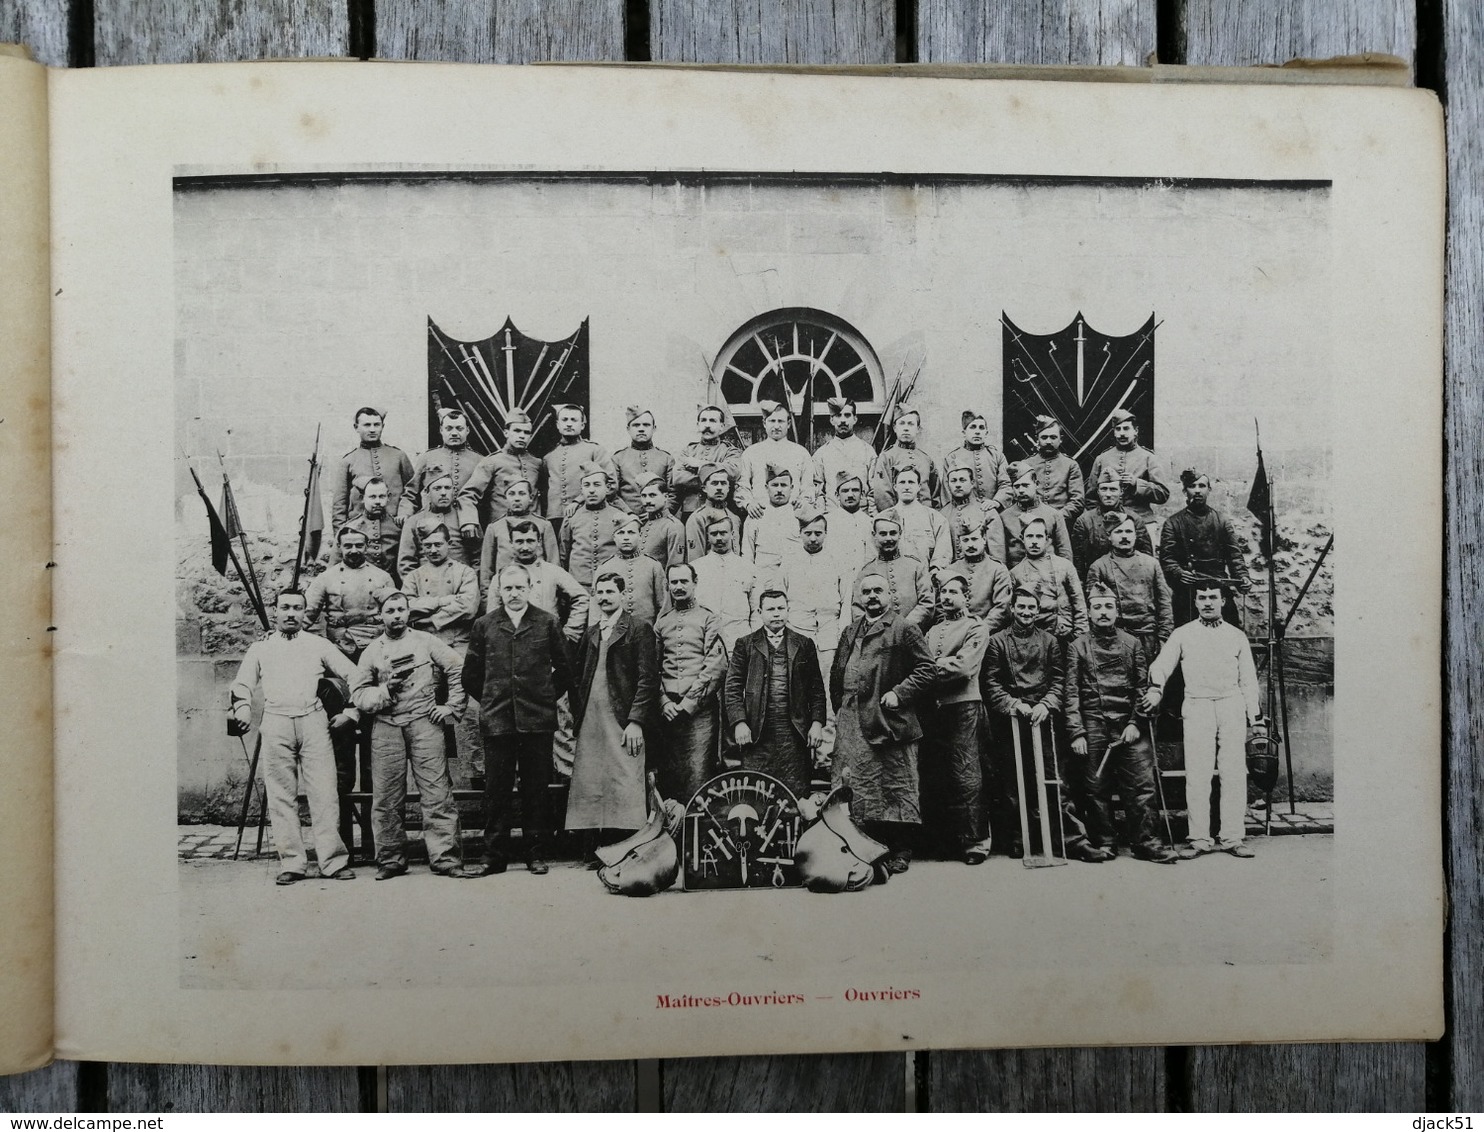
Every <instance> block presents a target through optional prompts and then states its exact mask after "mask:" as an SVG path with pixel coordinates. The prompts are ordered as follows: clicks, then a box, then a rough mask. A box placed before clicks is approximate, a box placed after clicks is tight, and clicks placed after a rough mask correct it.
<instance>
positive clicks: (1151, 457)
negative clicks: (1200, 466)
mask: <svg viewBox="0 0 1484 1132" xmlns="http://www.w3.org/2000/svg"><path fill="white" fill-rule="evenodd" d="M1112 420H1113V447H1112V448H1109V449H1107V450H1106V451H1104V452H1100V453H1099V454H1098V458H1097V459H1096V460H1094V461H1093V462H1092V471H1091V473H1090V474H1089V475H1088V483H1089V485H1090V486H1089V489H1088V499H1087V505H1088V506H1089V507H1091V506H1092V505H1093V503H1094V499H1093V493H1094V492H1095V491H1096V490H1097V485H1098V484H1099V483H1101V482H1102V478H1103V477H1104V476H1105V475H1106V476H1111V477H1112V478H1113V480H1114V481H1115V482H1116V483H1117V484H1118V488H1119V491H1120V493H1121V500H1120V502H1121V506H1120V507H1119V508H1118V509H1119V510H1120V511H1124V512H1126V513H1127V514H1130V515H1132V516H1134V517H1135V518H1136V519H1138V520H1139V525H1140V526H1143V527H1147V526H1148V525H1149V524H1150V523H1152V522H1154V508H1155V507H1156V506H1158V505H1159V504H1161V503H1164V502H1165V501H1166V500H1168V499H1169V498H1170V489H1169V485H1168V484H1167V483H1166V477H1165V470H1164V466H1163V464H1162V463H1161V462H1160V459H1159V457H1158V456H1156V455H1155V454H1154V453H1153V452H1151V451H1149V449H1147V448H1142V447H1140V445H1139V423H1138V421H1136V420H1134V415H1133V413H1131V412H1129V411H1128V410H1127V409H1115V410H1113V415H1112Z"/></svg>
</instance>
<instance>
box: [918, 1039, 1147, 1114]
mask: <svg viewBox="0 0 1484 1132" xmlns="http://www.w3.org/2000/svg"><path fill="white" fill-rule="evenodd" d="M1163 1053H1164V1051H1163V1050H1158V1049H1017V1050H985V1051H973V1052H966V1051H960V1050H940V1051H936V1052H934V1053H933V1054H931V1055H930V1057H931V1060H930V1062H929V1074H928V1104H929V1107H930V1108H931V1109H932V1111H933V1112H1155V1111H1158V1110H1161V1109H1163V1108H1164V1100H1165V1092H1166V1089H1165V1066H1164V1056H1163Z"/></svg>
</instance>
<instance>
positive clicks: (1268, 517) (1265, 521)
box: [1247, 441, 1273, 561]
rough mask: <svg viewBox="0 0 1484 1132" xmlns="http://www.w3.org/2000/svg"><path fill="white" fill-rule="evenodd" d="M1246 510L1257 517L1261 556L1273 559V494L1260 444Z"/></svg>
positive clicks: (1259, 443) (1259, 444) (1260, 444)
mask: <svg viewBox="0 0 1484 1132" xmlns="http://www.w3.org/2000/svg"><path fill="white" fill-rule="evenodd" d="M1247 510H1249V511H1251V512H1252V513H1253V514H1254V515H1256V516H1257V525H1258V529H1259V530H1260V531H1261V532H1262V556H1263V557H1264V558H1266V559H1268V560H1269V561H1272V558H1273V492H1272V488H1271V487H1270V486H1269V485H1268V470H1267V468H1266V467H1264V465H1263V461H1262V442H1261V441H1259V442H1258V445H1257V473H1256V474H1255V475H1254V476H1253V477H1252V490H1251V491H1250V492H1248V494H1247Z"/></svg>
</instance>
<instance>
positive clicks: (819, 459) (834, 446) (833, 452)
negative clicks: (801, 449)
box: [814, 436, 876, 509]
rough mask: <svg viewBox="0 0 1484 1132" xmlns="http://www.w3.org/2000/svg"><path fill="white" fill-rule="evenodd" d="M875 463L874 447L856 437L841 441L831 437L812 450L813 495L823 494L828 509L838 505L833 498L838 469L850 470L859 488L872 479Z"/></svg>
mask: <svg viewBox="0 0 1484 1132" xmlns="http://www.w3.org/2000/svg"><path fill="white" fill-rule="evenodd" d="M875 462H876V449H874V448H872V447H871V446H870V445H869V444H867V443H866V442H865V441H864V440H862V439H861V438H860V437H858V436H847V437H846V438H845V439H844V440H841V439H840V438H839V437H838V436H832V437H830V438H829V440H827V441H825V442H824V443H823V444H821V445H820V446H819V448H818V449H817V450H816V451H815V453H814V494H815V495H817V496H822V497H823V498H824V499H825V500H826V503H827V506H829V507H831V508H835V509H837V508H839V506H840V504H839V502H838V501H837V500H836V499H835V498H834V494H835V478H836V477H837V476H838V475H839V474H840V473H841V472H849V473H850V474H851V475H853V476H856V477H858V478H859V479H860V481H861V487H863V488H864V487H865V486H866V485H867V484H869V483H870V482H871V465H872V464H874V463H875Z"/></svg>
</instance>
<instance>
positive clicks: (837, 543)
mask: <svg viewBox="0 0 1484 1132" xmlns="http://www.w3.org/2000/svg"><path fill="white" fill-rule="evenodd" d="M831 492H832V498H831V504H832V506H831V508H830V553H831V554H834V555H837V556H839V558H840V564H841V567H842V568H843V569H844V571H845V575H846V577H851V578H853V577H854V576H855V572H856V571H857V570H859V569H860V568H861V567H862V566H864V565H865V564H866V563H867V562H869V561H870V560H871V559H873V558H875V557H876V541H875V539H873V538H872V537H871V519H872V516H871V515H870V513H869V512H868V511H867V510H866V501H867V499H868V496H867V495H866V479H865V478H863V477H862V476H859V475H857V474H856V473H855V472H836V473H835V483H834V486H833V488H831Z"/></svg>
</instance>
